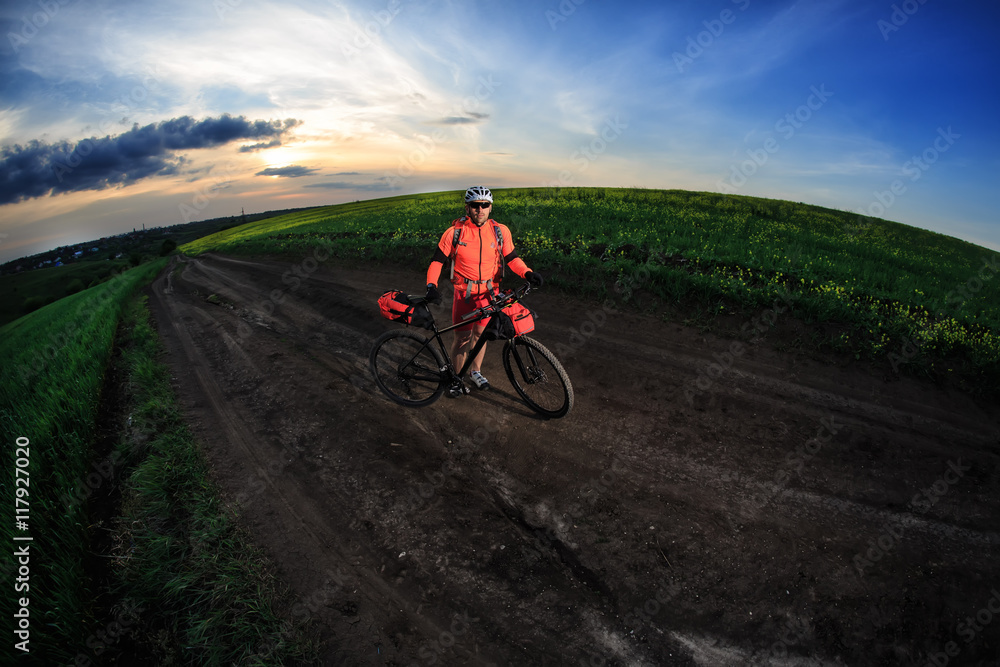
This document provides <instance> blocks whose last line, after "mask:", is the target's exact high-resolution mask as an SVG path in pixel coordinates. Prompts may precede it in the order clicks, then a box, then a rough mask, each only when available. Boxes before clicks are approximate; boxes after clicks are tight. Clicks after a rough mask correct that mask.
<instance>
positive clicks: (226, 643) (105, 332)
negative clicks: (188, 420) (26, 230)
mask: <svg viewBox="0 0 1000 667" xmlns="http://www.w3.org/2000/svg"><path fill="white" fill-rule="evenodd" d="M166 262H167V260H166V259H162V260H158V261H155V262H151V263H148V264H144V265H141V266H139V267H137V268H134V269H131V270H128V271H125V272H124V273H121V274H119V275H116V276H114V277H113V278H111V279H110V280H108V281H107V282H105V283H103V284H100V285H97V286H95V287H93V288H90V289H86V290H84V291H81V292H78V293H76V294H73V295H71V296H68V297H66V298H64V299H61V300H59V301H58V302H55V303H52V304H50V305H48V306H44V307H42V308H40V309H38V310H36V311H34V312H32V313H30V314H28V315H26V316H24V317H21V318H20V319H18V320H15V321H14V322H11V323H9V324H7V325H6V326H3V327H0V356H2V358H3V359H4V362H3V364H2V368H0V430H2V431H3V433H4V434H5V440H7V441H8V442H9V444H10V445H11V448H10V453H9V455H10V456H11V459H10V461H11V463H13V455H14V452H13V444H14V441H15V439H19V438H26V439H27V440H28V441H29V445H28V447H29V449H30V456H29V457H28V458H29V465H28V468H27V470H28V473H29V481H30V486H29V487H28V488H27V491H28V492H29V495H28V496H26V497H25V498H24V499H23V501H24V503H23V504H22V506H26V507H28V508H29V510H30V511H29V512H28V514H27V515H21V516H18V518H19V519H24V520H25V521H26V523H27V524H28V528H27V530H23V529H22V530H15V523H14V518H15V517H14V510H13V507H14V503H13V488H14V486H13V480H12V478H13V476H14V466H13V465H9V467H8V470H9V471H10V473H9V476H8V484H5V485H3V486H4V488H5V489H7V491H8V492H9V493H10V494H11V496H10V503H9V505H8V506H9V507H11V510H10V513H9V514H8V517H7V520H6V521H4V522H2V526H0V536H2V538H3V540H4V542H5V543H6V544H7V545H14V544H17V545H22V544H25V543H24V542H14V540H13V537H14V536H15V534H16V535H18V536H21V537H24V536H30V537H32V539H33V541H32V542H30V543H27V544H30V549H31V559H30V579H29V580H28V583H29V585H30V589H27V590H24V591H22V593H23V594H24V595H25V596H26V597H28V599H29V600H30V642H29V645H28V648H29V650H30V656H31V659H32V660H33V661H35V662H36V663H37V664H92V661H97V662H102V661H103V660H104V659H106V658H107V656H108V655H111V654H112V653H113V647H117V646H118V644H119V642H120V641H122V638H123V636H125V635H127V636H128V637H129V638H131V640H139V639H141V640H142V641H143V642H145V641H147V640H151V641H153V644H155V642H157V641H158V642H160V644H161V645H162V646H164V647H168V648H165V649H163V650H164V651H168V650H169V651H173V653H172V654H171V658H172V659H173V660H175V661H176V662H179V663H183V664H232V663H233V662H240V663H242V664H275V662H281V661H282V660H285V659H288V657H289V656H292V655H298V654H300V653H303V652H304V651H308V645H306V644H304V643H303V641H302V640H301V639H300V635H299V632H298V630H299V628H297V627H295V628H293V627H291V626H290V625H287V624H286V625H280V624H278V621H277V617H276V615H275V612H274V611H273V608H274V606H275V605H276V604H279V600H280V596H277V597H276V589H275V587H274V584H273V583H272V579H271V578H270V576H269V575H268V574H267V572H266V566H265V564H264V562H263V560H262V559H261V557H260V555H259V554H258V553H257V552H255V551H254V550H253V549H252V548H250V547H249V546H248V545H247V544H246V542H245V540H244V538H243V537H242V536H241V535H240V533H239V532H238V530H237V529H236V528H235V524H234V521H233V517H232V516H231V515H230V514H229V513H228V512H227V511H226V510H225V509H223V508H221V507H220V505H219V502H218V499H217V498H216V497H215V496H214V495H212V491H211V487H210V484H209V483H208V481H207V471H206V470H205V469H204V463H203V462H201V460H200V458H199V454H198V453H197V450H196V448H195V447H194V445H193V443H192V442H191V440H190V437H189V436H187V435H186V433H185V431H184V430H183V424H182V423H181V421H180V417H179V414H178V412H177V408H176V407H175V406H174V404H173V400H172V396H170V395H169V393H168V391H167V390H168V389H169V386H168V385H165V384H164V383H165V382H169V378H168V377H167V376H166V375H165V371H163V370H162V367H158V366H157V365H156V364H157V362H156V361H155V355H156V354H158V350H154V349H153V347H152V346H153V345H154V342H155V341H154V339H155V334H154V333H153V331H152V329H151V328H150V327H149V324H148V321H145V320H142V318H139V317H138V316H137V315H136V309H137V306H136V305H134V303H133V305H130V306H129V307H128V309H127V310H128V314H129V317H130V318H131V320H130V321H132V322H133V323H132V324H129V325H126V326H125V327H123V328H122V331H125V332H126V338H127V339H128V340H130V341H132V342H129V343H128V345H129V346H130V347H129V351H128V356H129V363H131V364H132V366H133V370H132V371H131V374H130V376H129V382H128V383H127V388H128V391H129V392H130V393H129V396H130V400H131V401H132V403H131V404H130V405H131V406H132V409H133V421H132V424H133V429H132V430H131V431H129V432H128V433H127V435H128V436H129V437H130V438H131V439H130V440H129V441H128V442H126V443H123V444H122V446H121V447H120V448H119V450H117V452H116V455H115V456H112V457H110V458H103V459H101V458H100V457H98V456H97V454H96V452H95V441H96V439H97V433H96V425H97V423H98V419H99V410H100V406H101V399H102V390H104V389H105V388H106V383H105V377H106V374H107V373H108V372H109V367H110V364H111V361H112V357H113V350H114V348H115V343H116V331H117V330H118V329H119V326H118V325H119V322H120V321H121V319H122V315H123V312H124V311H123V309H124V308H125V304H127V303H129V301H130V299H131V298H132V297H133V295H135V294H136V293H137V292H138V291H139V290H140V289H141V288H142V286H143V285H146V284H148V283H149V282H150V281H151V280H152V279H153V278H154V277H155V276H156V275H157V274H158V273H159V271H160V270H162V269H163V268H164V266H166ZM133 339H134V340H133ZM139 341H141V344H140V342H139ZM137 436H138V437H137ZM21 442H23V440H22V441H21ZM119 454H120V456H119ZM123 479H126V481H125V482H122V480H123ZM112 487H115V488H116V489H117V488H118V487H121V489H122V493H121V494H120V497H121V498H122V501H123V504H122V508H121V511H122V516H121V518H119V519H118V521H117V522H113V521H112V522H105V521H103V520H101V519H100V518H98V517H99V516H100V517H107V516H114V514H115V512H114V511H112V512H111V513H110V515H109V513H108V511H109V508H108V507H107V506H102V507H95V504H96V503H97V502H99V501H101V500H103V498H104V497H105V496H107V495H109V493H108V492H109V491H110V490H112ZM112 509H114V510H115V511H117V508H112ZM105 523H109V525H110V524H111V523H113V524H114V526H115V528H114V531H113V532H112V533H110V536H111V537H112V538H113V539H111V542H112V543H113V544H114V545H115V548H114V549H115V550H113V552H112V554H110V555H111V556H112V557H111V558H110V562H111V563H113V568H112V573H111V576H110V581H113V582H117V583H116V584H114V585H113V586H111V588H112V589H113V590H102V587H106V586H108V585H109V584H108V581H105V580H102V581H95V580H94V579H93V578H92V577H91V574H92V573H91V572H89V571H88V563H93V561H94V557H93V554H92V553H91V549H92V548H93V545H94V544H95V543H97V542H101V541H104V542H106V541H107V538H106V537H105V535H106V534H107V531H108V526H107V525H105ZM102 557H103V556H101V555H98V558H102ZM16 576H20V575H19V572H18V564H17V563H15V561H14V558H13V556H12V550H10V549H9V550H7V552H6V555H5V556H4V558H3V560H2V561H0V582H2V584H3V585H4V586H5V587H7V588H8V590H11V591H13V590H14V583H15V577H16ZM18 597H19V596H18ZM109 598H110V599H114V600H116V602H115V603H114V604H113V605H111V607H113V608H109V605H108V604H106V601H107V600H108V599H109ZM6 599H7V600H9V601H11V602H8V603H5V605H4V608H5V609H6V608H7V607H8V606H9V605H10V604H12V601H13V600H14V599H15V597H14V594H13V593H12V594H11V595H10V596H8V597H7V598H6ZM102 600H103V601H105V602H101V601H102ZM13 613H14V612H13V610H11V611H10V615H9V616H8V618H10V617H12V615H13ZM109 613H110V614H111V615H110V616H109ZM109 628H115V629H117V631H116V632H111V633H109V632H108V629H109ZM109 635H110V636H109ZM151 638H152V639H151ZM11 644H13V642H11ZM145 647H146V649H147V650H153V649H152V648H151V647H150V646H149V645H145ZM182 647H185V648H182ZM186 647H190V648H186ZM10 650H11V651H13V650H14V649H10ZM102 654H103V655H104V658H99V657H98V656H101V655H102ZM283 656H284V657H283Z"/></svg>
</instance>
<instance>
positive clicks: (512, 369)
mask: <svg viewBox="0 0 1000 667" xmlns="http://www.w3.org/2000/svg"><path fill="white" fill-rule="evenodd" d="M519 361H520V363H518V362H519ZM503 368H504V370H505V371H506V372H507V378H508V379H509V380H510V383H511V384H512V385H513V386H514V389H515V390H517V393H518V394H520V396H521V398H522V399H523V400H524V402H525V403H527V404H528V407H530V408H531V409H532V410H534V411H535V412H537V413H538V414H540V415H542V416H544V417H549V418H559V417H565V416H566V414H567V413H568V412H569V411H570V409H571V408H572V407H573V385H572V384H571V383H570V381H569V375H567V374H566V370H565V369H564V368H563V367H562V364H560V363H559V360H558V359H556V356H555V355H554V354H552V353H551V352H550V351H549V349H548V348H547V347H545V346H544V345H542V344H541V343H539V342H538V341H537V340H535V339H534V338H528V337H527V336H518V337H517V338H514V339H513V340H509V341H507V343H506V344H505V345H504V347H503Z"/></svg>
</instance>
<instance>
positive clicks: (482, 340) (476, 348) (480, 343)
mask: <svg viewBox="0 0 1000 667" xmlns="http://www.w3.org/2000/svg"><path fill="white" fill-rule="evenodd" d="M496 316H497V313H493V314H492V315H490V317H489V319H488V320H486V327H487V328H489V326H490V322H492V321H493V318H494V317H496ZM473 321H474V322H479V321H480V320H473ZM466 324H468V322H459V323H458V324H452V325H451V326H449V327H445V328H444V329H438V328H437V324H435V325H434V339H435V340H437V343H438V347H440V348H441V354H442V356H443V357H444V358H445V359H447V360H448V367H449V368H450V369H451V372H452V373H453V374H455V376H456V377H462V376H464V375H465V372H466V371H467V370H469V366H471V365H472V360H473V359H475V358H476V355H478V354H479V352H480V351H481V350H482V349H483V347H485V346H486V343H488V342H489V340H488V339H487V338H486V336H483V335H482V334H480V336H479V339H478V340H477V341H476V344H475V345H473V346H472V349H471V350H469V352H468V356H467V357H466V359H465V363H464V364H462V370H460V371H458V373H455V367H454V366H453V363H454V362H453V361H452V358H451V355H450V354H448V351H447V349H446V348H445V346H444V340H442V338H441V334H444V333H448V332H449V331H453V330H455V329H457V328H458V327H460V326H463V325H466ZM483 331H484V332H485V329H484V330H483ZM427 342H428V343H430V341H427Z"/></svg>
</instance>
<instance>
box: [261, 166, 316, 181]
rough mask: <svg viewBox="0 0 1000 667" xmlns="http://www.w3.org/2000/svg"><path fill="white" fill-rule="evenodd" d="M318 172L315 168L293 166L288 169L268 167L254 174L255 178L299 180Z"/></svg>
mask: <svg viewBox="0 0 1000 667" xmlns="http://www.w3.org/2000/svg"><path fill="white" fill-rule="evenodd" d="M316 171H317V170H316V169H314V168H313V167H303V166H300V165H297V164H293V165H290V166H288V167H268V168H267V169H264V170H263V171H258V172H257V173H256V174H254V176H284V177H285V178H299V177H300V176H309V175H310V174H313V173H315V172H316Z"/></svg>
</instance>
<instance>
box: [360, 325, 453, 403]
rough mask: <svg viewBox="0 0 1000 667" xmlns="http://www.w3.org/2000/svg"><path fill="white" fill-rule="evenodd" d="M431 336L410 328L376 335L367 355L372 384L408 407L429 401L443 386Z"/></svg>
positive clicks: (441, 363) (438, 394)
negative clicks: (373, 381) (373, 382)
mask: <svg viewBox="0 0 1000 667" xmlns="http://www.w3.org/2000/svg"><path fill="white" fill-rule="evenodd" d="M431 342H433V339H431V338H426V337H424V336H421V335H420V334H417V333H415V332H412V331H406V330H404V329H393V330H391V331H386V332H385V333H384V334H382V335H381V336H379V337H378V339H376V341H375V344H374V345H372V350H371V354H370V355H369V357H368V366H369V368H370V369H371V372H372V376H373V377H374V378H375V384H377V385H378V387H379V389H381V390H382V391H383V392H385V394H386V395H387V396H388V397H389V398H391V399H392V400H393V401H395V402H396V403H399V404H400V405H406V406H409V407H422V406H425V405H430V404H431V403H433V402H434V401H436V400H437V399H439V398H440V397H441V394H442V393H443V392H444V389H445V384H446V383H445V381H444V376H443V374H442V371H441V369H442V368H443V367H444V365H445V362H444V359H442V358H441V352H440V351H439V350H437V349H436V348H434V347H432V346H431Z"/></svg>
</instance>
